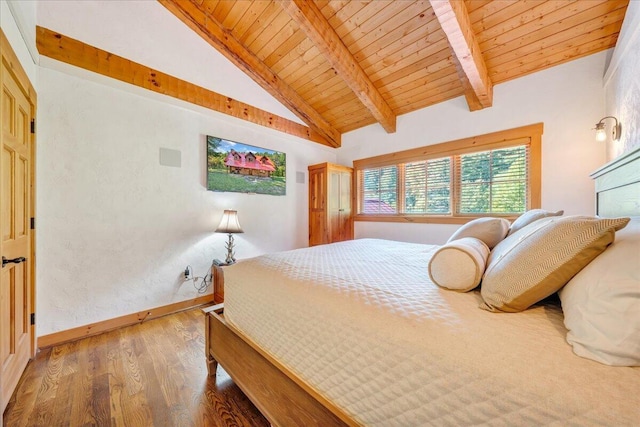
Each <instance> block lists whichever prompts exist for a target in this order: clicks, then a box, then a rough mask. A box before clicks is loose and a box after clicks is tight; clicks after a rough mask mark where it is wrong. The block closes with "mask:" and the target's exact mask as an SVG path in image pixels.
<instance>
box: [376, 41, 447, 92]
mask: <svg viewBox="0 0 640 427" xmlns="http://www.w3.org/2000/svg"><path fill="white" fill-rule="evenodd" d="M444 44H445V46H442V45H440V46H438V45H433V46H429V47H428V48H427V49H425V52H428V54H426V53H425V54H423V55H416V56H417V57H419V58H422V59H420V60H418V61H415V62H414V61H399V62H397V63H396V64H394V66H393V67H389V68H392V70H395V71H393V72H392V73H387V71H388V70H384V72H381V73H375V74H372V78H375V79H376V80H374V83H375V84H376V86H378V87H381V88H382V87H385V86H386V85H388V84H391V83H392V82H394V81H396V80H398V79H401V78H403V77H405V76H408V75H410V74H413V73H415V72H416V71H418V70H420V69H423V68H424V69H427V71H428V70H429V67H431V66H433V65H435V64H438V63H439V62H440V61H442V60H448V59H450V58H451V50H450V49H449V46H447V45H446V43H444ZM404 62H406V63H407V64H406V65H405V64H404ZM399 65H404V66H402V67H400V66H399ZM380 76H381V77H380Z"/></svg>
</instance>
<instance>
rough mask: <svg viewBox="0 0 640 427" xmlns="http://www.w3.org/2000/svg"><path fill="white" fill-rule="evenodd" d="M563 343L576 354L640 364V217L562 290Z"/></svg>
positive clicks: (621, 363)
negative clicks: (565, 339)
mask: <svg viewBox="0 0 640 427" xmlns="http://www.w3.org/2000/svg"><path fill="white" fill-rule="evenodd" d="M560 300H561V301H562V310H563V311H564V324H565V326H566V327H567V329H568V330H569V332H568V333H567V342H568V343H569V344H571V345H572V346H573V351H574V353H576V354H577V355H578V356H582V357H586V358H588V359H592V360H595V361H598V362H601V363H604V364H606V365H613V366H640V217H636V218H634V219H633V220H632V221H631V222H629V224H628V225H627V227H626V228H624V229H623V230H620V231H618V232H617V233H616V238H615V242H614V243H613V244H612V245H611V246H609V248H607V250H606V251H604V252H603V253H602V254H600V255H599V256H598V257H597V258H596V259H594V260H593V261H592V262H591V263H590V264H589V265H587V266H586V267H585V268H584V269H583V270H582V271H581V272H580V273H578V274H577V275H576V276H575V277H574V278H573V279H571V280H570V281H569V283H567V285H566V286H565V287H564V288H563V289H562V290H561V291H560Z"/></svg>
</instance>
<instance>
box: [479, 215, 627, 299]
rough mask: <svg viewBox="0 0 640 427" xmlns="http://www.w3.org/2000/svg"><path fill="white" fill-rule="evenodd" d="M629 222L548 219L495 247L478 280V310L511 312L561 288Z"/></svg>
mask: <svg viewBox="0 0 640 427" xmlns="http://www.w3.org/2000/svg"><path fill="white" fill-rule="evenodd" d="M628 222H629V218H615V219H614V218H611V219H607V218H595V217H587V216H568V217H549V218H544V219H541V220H539V221H536V222H533V223H531V224H529V225H527V226H526V227H524V228H522V229H520V230H519V231H517V232H515V233H513V234H512V235H510V236H509V237H507V238H506V239H504V240H503V241H502V242H500V244H498V245H497V246H496V247H495V248H494V249H493V251H492V252H491V255H490V256H489V260H488V263H487V270H486V271H485V274H484V277H483V279H482V290H481V295H482V299H483V300H484V305H483V306H482V308H484V309H486V310H489V311H508V312H517V311H522V310H525V309H527V308H528V307H529V306H531V305H532V304H535V303H536V302H538V301H540V300H542V299H544V298H546V297H548V296H549V295H551V294H553V293H554V292H556V291H557V290H558V289H560V288H562V286H564V285H565V283H567V282H568V281H569V279H571V278H572V277H573V276H574V275H575V274H576V273H578V272H579V271H580V270H582V268H583V267H584V266H585V265H587V264H589V262H591V260H593V259H594V258H595V257H597V256H598V255H599V254H600V253H601V252H603V251H604V250H605V249H606V248H607V246H609V244H610V243H611V242H613V240H614V237H615V231H616V230H619V229H621V228H624V226H625V225H627V223H628Z"/></svg>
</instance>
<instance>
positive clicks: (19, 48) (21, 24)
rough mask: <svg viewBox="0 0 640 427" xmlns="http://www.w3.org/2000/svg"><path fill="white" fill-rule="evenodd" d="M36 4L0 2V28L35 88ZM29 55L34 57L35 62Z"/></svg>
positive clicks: (28, 2) (3, 0)
mask: <svg viewBox="0 0 640 427" xmlns="http://www.w3.org/2000/svg"><path fill="white" fill-rule="evenodd" d="M35 23H36V2H31V1H15V0H12V1H6V0H0V27H1V28H2V32H4V34H5V36H6V37H7V40H9V44H11V48H12V49H13V51H14V52H15V53H16V56H17V57H18V60H19V61H20V65H22V68H24V70H25V72H26V73H27V76H28V77H29V80H31V84H32V85H33V87H34V88H35V89H36V92H37V90H38V87H37V81H36V80H37V78H36V77H37V66H36V61H37V57H38V53H37V50H36V38H35V35H36V25H35ZM30 51H31V52H30ZM31 55H34V56H35V58H36V59H35V60H34V59H33V57H32V56H31Z"/></svg>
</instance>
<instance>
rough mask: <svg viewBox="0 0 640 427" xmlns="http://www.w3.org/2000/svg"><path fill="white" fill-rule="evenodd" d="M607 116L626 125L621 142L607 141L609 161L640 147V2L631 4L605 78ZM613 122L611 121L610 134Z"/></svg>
mask: <svg viewBox="0 0 640 427" xmlns="http://www.w3.org/2000/svg"><path fill="white" fill-rule="evenodd" d="M604 85H605V93H606V110H605V115H607V116H615V117H617V118H618V120H620V122H621V123H622V136H621V138H620V140H619V141H613V140H612V139H611V137H610V136H609V137H608V139H607V159H608V160H613V159H614V158H616V157H618V156H620V155H622V154H625V153H628V152H630V151H632V150H633V149H634V148H637V147H640V2H638V1H632V2H630V3H629V7H628V8H627V13H626V15H625V18H624V23H623V24H622V30H621V32H620V37H619V38H618V43H617V44H616V48H615V50H614V53H613V57H612V59H611V63H610V64H609V67H608V68H607V73H606V74H605V78H604ZM612 124H613V121H612V120H607V122H606V129H607V134H608V135H610V130H611V126H612Z"/></svg>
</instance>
